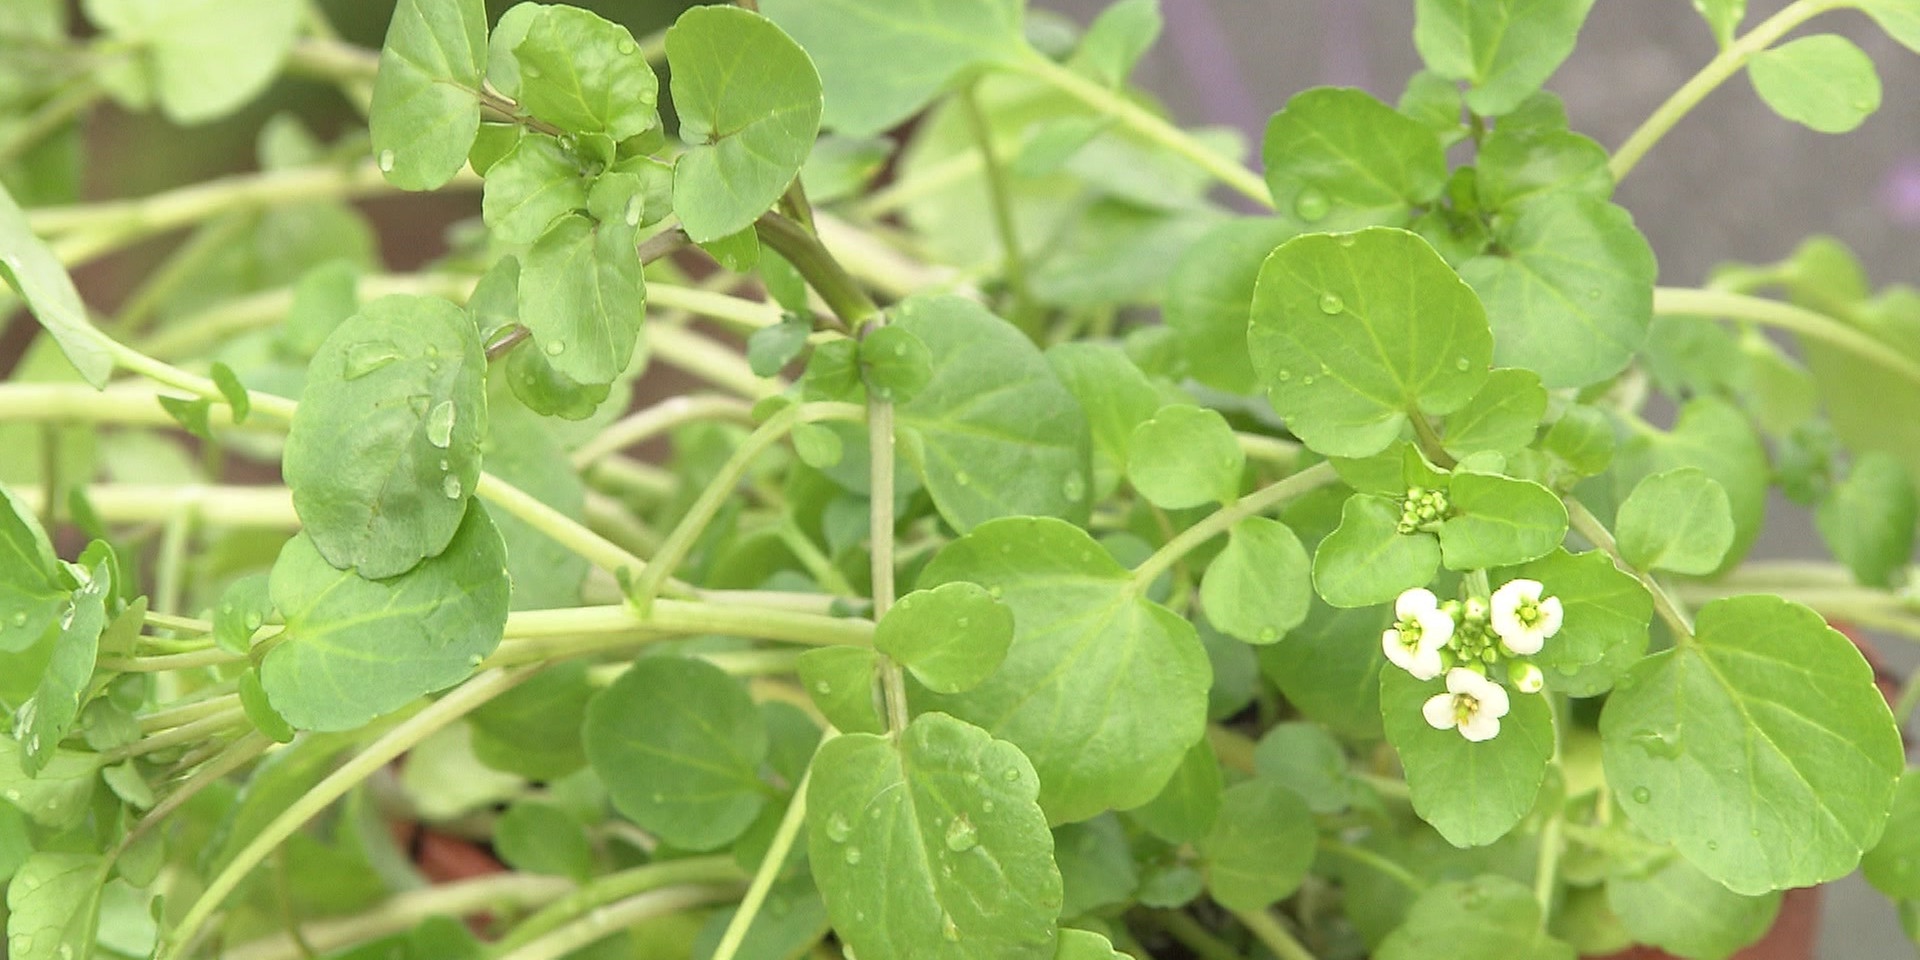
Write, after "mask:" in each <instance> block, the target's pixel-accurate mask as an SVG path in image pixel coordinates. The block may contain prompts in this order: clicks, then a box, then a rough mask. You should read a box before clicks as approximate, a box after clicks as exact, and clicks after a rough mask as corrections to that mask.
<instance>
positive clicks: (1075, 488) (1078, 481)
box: [1060, 472, 1087, 503]
mask: <svg viewBox="0 0 1920 960" xmlns="http://www.w3.org/2000/svg"><path fill="white" fill-rule="evenodd" d="M1060 495H1061V496H1063V497H1066V498H1067V499H1068V500H1072V501H1074V502H1076V503H1077V502H1079V500H1080V498H1081V497H1084V496H1086V495H1087V481H1086V480H1085V478H1083V477H1081V476H1080V474H1079V473H1077V472H1076V473H1069V474H1067V478H1066V479H1065V480H1062V481H1061V482H1060Z"/></svg>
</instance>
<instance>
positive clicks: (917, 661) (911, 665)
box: [873, 582, 1013, 693]
mask: <svg viewBox="0 0 1920 960" xmlns="http://www.w3.org/2000/svg"><path fill="white" fill-rule="evenodd" d="M1012 643H1013V611H1011V610H1008V609H1007V607H1006V605H1005V604H1003V603H1001V602H1000V601H998V600H996V599H994V598H993V597H992V596H991V595H989V594H988V593H987V591H986V590H985V589H984V588H982V587H981V586H979V585H978V584H972V583H965V582H961V583H949V584H945V585H943V586H939V587H935V588H934V589H932V590H915V591H914V592H912V593H909V594H907V595H906V596H904V597H901V598H900V602H899V603H896V604H894V605H893V607H892V608H891V609H889V610H888V611H887V614H886V616H884V617H881V618H880V623H879V624H878V625H877V626H875V628H874V633H873V646H874V649H876V650H879V651H880V652H881V653H884V654H887V655H888V656H891V657H893V658H894V659H895V660H898V661H900V663H901V665H902V666H904V667H906V668H907V669H908V670H909V671H912V673H913V676H914V679H916V680H918V681H920V682H921V683H923V684H925V685H926V686H927V689H929V690H933V691H936V692H938V693H959V692H960V691H962V690H967V689H971V688H972V687H975V686H978V685H979V684H980V682H981V681H983V680H985V679H986V678H987V677H988V676H990V675H992V673H993V671H994V670H995V669H996V668H998V667H999V666H1000V662H1001V661H1002V660H1004V659H1006V656H1007V648H1008V646H1009V645H1011V644H1012Z"/></svg>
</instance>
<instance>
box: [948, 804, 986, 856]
mask: <svg viewBox="0 0 1920 960" xmlns="http://www.w3.org/2000/svg"><path fill="white" fill-rule="evenodd" d="M979 845H980V831H978V830H975V829H974V828H973V821H971V820H968V819H967V815H966V814H964V813H963V814H961V815H959V816H957V817H954V818H953V822H952V823H950V824H948V825H947V849H948V850H952V851H953V852H954V853H965V852H967V851H968V850H972V849H973V848H974V847H977V846H979Z"/></svg>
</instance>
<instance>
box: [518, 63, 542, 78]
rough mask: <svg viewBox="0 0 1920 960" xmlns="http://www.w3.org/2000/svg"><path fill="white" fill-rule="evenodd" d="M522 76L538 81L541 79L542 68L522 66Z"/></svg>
mask: <svg viewBox="0 0 1920 960" xmlns="http://www.w3.org/2000/svg"><path fill="white" fill-rule="evenodd" d="M520 75H521V76H523V77H532V78H534V79H536V80H538V79H539V78H540V68H538V67H533V66H527V65H525V64H522V65H521V67H520Z"/></svg>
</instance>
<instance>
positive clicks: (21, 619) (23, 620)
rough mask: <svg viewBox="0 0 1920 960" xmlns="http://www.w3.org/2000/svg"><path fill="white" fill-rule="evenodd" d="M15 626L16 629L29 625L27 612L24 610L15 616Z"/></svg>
mask: <svg viewBox="0 0 1920 960" xmlns="http://www.w3.org/2000/svg"><path fill="white" fill-rule="evenodd" d="M13 625H14V626H16V627H24V626H26V625H27V614H26V611H24V610H23V611H20V612H18V613H15V614H14V615H13Z"/></svg>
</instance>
